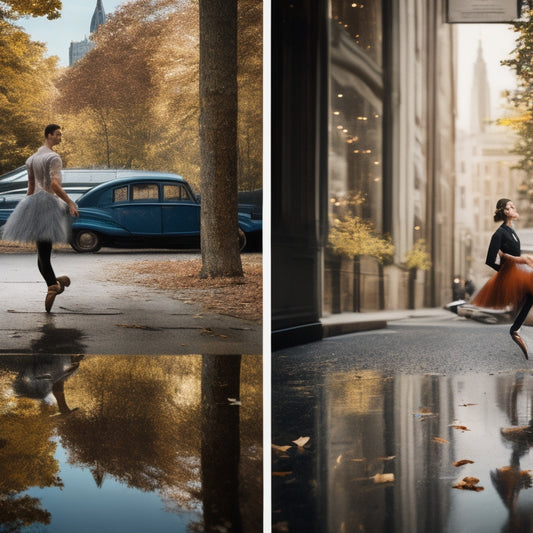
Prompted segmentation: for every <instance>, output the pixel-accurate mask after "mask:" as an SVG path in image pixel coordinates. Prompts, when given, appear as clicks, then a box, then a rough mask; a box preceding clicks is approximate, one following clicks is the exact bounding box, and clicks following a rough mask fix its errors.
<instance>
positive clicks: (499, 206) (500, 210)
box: [494, 198, 511, 222]
mask: <svg viewBox="0 0 533 533" xmlns="http://www.w3.org/2000/svg"><path fill="white" fill-rule="evenodd" d="M510 201H511V200H509V198H500V199H499V200H498V201H497V202H496V211H494V222H500V221H502V222H503V221H504V220H505V219H506V218H507V217H506V216H505V213H504V210H505V206H506V205H507V204H508V203H509V202H510Z"/></svg>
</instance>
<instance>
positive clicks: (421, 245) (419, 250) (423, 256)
mask: <svg viewBox="0 0 533 533" xmlns="http://www.w3.org/2000/svg"><path fill="white" fill-rule="evenodd" d="M404 266H405V268H406V269H407V271H408V272H409V278H408V282H407V286H408V289H407V292H408V299H409V300H408V306H407V307H408V308H409V309H415V307H416V292H415V291H416V289H415V287H416V274H417V272H418V271H419V270H429V269H430V268H431V258H430V255H429V252H428V250H427V244H426V241H425V239H418V240H417V241H416V242H415V243H414V244H413V247H412V248H411V249H410V250H409V252H408V253H407V256H406V257H405V263H404Z"/></svg>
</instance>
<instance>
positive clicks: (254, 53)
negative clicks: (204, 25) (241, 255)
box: [237, 0, 263, 190]
mask: <svg viewBox="0 0 533 533" xmlns="http://www.w3.org/2000/svg"><path fill="white" fill-rule="evenodd" d="M262 19H263V6H262V2H259V1H256V0H241V1H239V2H238V27H237V30H238V57H237V86H238V125H237V139H238V140H237V143H238V145H237V149H238V153H237V156H238V157H237V169H238V179H239V190H254V189H258V188H260V187H261V186H262V150H263V135H262V128H263V106H262V100H263V92H262V87H263V76H262V70H263V61H262V59H263V58H262V44H263V32H262Z"/></svg>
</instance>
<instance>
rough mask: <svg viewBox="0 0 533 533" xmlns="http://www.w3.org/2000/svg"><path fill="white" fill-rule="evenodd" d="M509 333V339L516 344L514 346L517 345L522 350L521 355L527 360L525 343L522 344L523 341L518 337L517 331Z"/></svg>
mask: <svg viewBox="0 0 533 533" xmlns="http://www.w3.org/2000/svg"><path fill="white" fill-rule="evenodd" d="M510 333H511V339H513V340H514V341H515V342H516V344H518V346H519V347H520V349H521V350H522V353H523V354H524V357H525V358H526V359H529V357H528V354H527V346H526V343H525V342H524V339H522V337H520V335H519V333H518V331H511V332H510Z"/></svg>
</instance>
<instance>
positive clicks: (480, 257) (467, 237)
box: [454, 41, 532, 286]
mask: <svg viewBox="0 0 533 533" xmlns="http://www.w3.org/2000/svg"><path fill="white" fill-rule="evenodd" d="M473 67H474V68H473V74H474V75H473V79H472V93H471V95H472V96H471V97H472V100H471V106H470V113H471V116H470V129H469V131H458V132H457V144H456V195H455V197H456V203H455V239H454V247H455V250H454V259H455V264H454V272H455V275H456V276H458V277H460V278H462V279H473V280H474V281H475V282H476V285H478V286H480V285H481V283H482V282H484V281H485V280H486V279H487V278H488V277H489V276H490V275H491V274H493V271H492V270H491V269H490V268H489V267H487V266H486V265H485V257H486V253H487V248H488V245H489V242H490V238H491V235H492V233H494V231H495V230H496V228H497V227H498V225H499V224H500V223H495V222H494V221H493V218H492V217H493V214H494V210H495V208H496V202H497V201H498V199H499V198H510V199H512V200H513V201H514V202H515V204H516V206H517V207H518V210H519V212H520V214H521V216H520V221H519V222H518V223H517V229H518V232H519V234H521V229H522V228H524V227H530V226H531V225H532V221H530V220H529V217H528V215H529V211H528V209H527V207H528V206H527V204H525V203H524V202H523V201H522V200H521V198H520V194H519V191H520V185H521V184H522V183H523V180H524V177H525V176H524V172H523V171H522V170H519V169H518V168H516V166H517V164H518V162H519V159H520V156H519V155H517V154H513V153H512V150H513V147H514V146H515V142H516V136H515V133H514V132H513V131H512V130H511V129H510V128H508V127H506V126H502V125H498V124H497V123H496V122H495V121H493V120H491V118H490V85H489V80H488V77H487V68H486V63H485V60H484V59H483V50H482V44H481V41H480V42H479V47H478V54H477V59H476V62H475V63H474V65H473ZM501 112H502V114H503V113H504V111H503V110H502V111H501Z"/></svg>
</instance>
